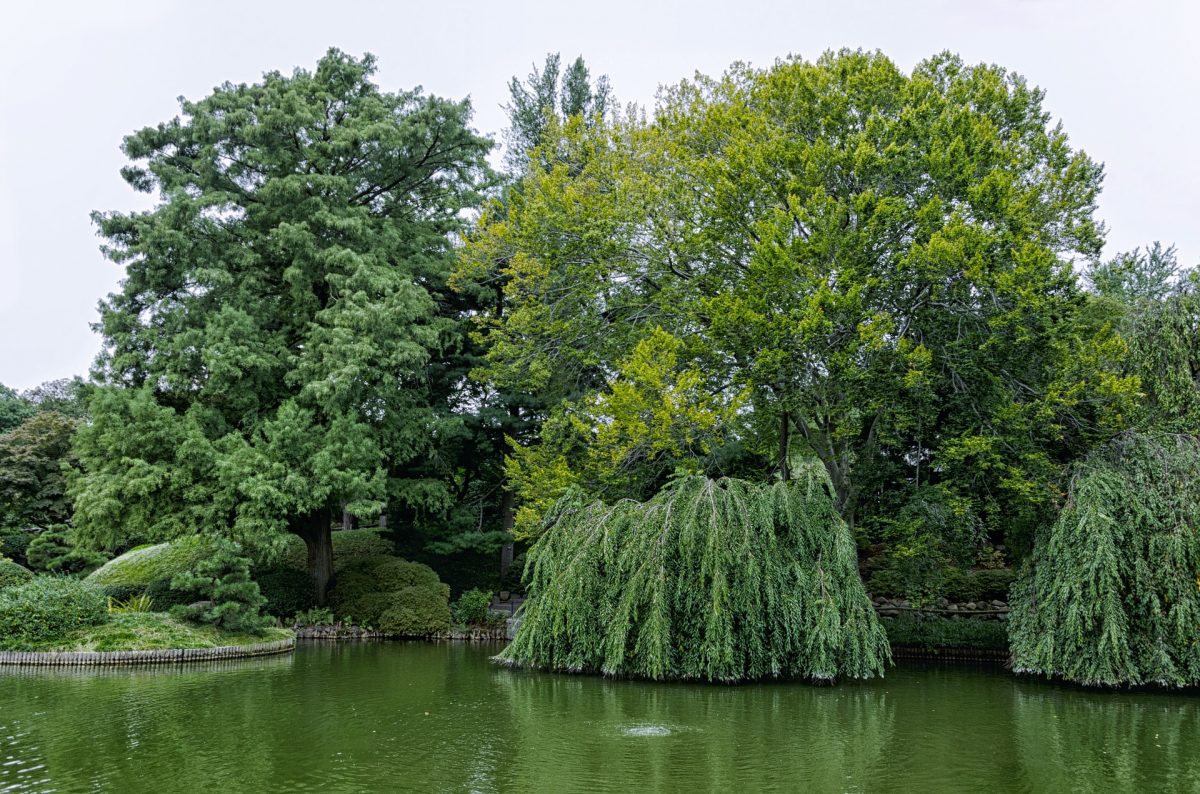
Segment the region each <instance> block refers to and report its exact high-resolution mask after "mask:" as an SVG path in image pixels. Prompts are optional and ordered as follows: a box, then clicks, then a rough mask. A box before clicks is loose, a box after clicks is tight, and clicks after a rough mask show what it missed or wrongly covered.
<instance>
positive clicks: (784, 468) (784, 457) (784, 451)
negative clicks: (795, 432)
mask: <svg viewBox="0 0 1200 794" xmlns="http://www.w3.org/2000/svg"><path fill="white" fill-rule="evenodd" d="M790 441H791V416H790V415H789V414H788V412H787V411H784V412H783V417H782V418H781V419H780V421H779V479H781V480H783V481H784V482H787V481H788V480H790V479H791V478H792V470H791V466H790V464H789V463H788V447H789V446H790Z"/></svg>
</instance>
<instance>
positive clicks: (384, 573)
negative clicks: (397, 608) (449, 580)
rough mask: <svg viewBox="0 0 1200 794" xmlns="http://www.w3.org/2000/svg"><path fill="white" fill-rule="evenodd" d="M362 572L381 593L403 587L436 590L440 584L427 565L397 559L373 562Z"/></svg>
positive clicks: (391, 558)
mask: <svg viewBox="0 0 1200 794" xmlns="http://www.w3.org/2000/svg"><path fill="white" fill-rule="evenodd" d="M362 571H363V572H364V573H365V574H366V575H367V576H369V577H370V578H371V579H372V580H373V581H374V582H375V589H376V590H379V591H381V592H388V593H390V592H394V591H396V590H403V589H404V588H405V587H432V588H436V587H437V586H438V585H440V584H441V583H442V580H441V579H439V578H438V575H437V574H436V573H435V572H434V570H433V569H432V568H430V567H429V566H428V565H422V564H421V563H419V562H409V561H408V560H402V559H400V558H399V557H385V558H383V559H379V560H375V561H374V562H372V563H370V564H368V565H366V566H365V567H364V568H362Z"/></svg>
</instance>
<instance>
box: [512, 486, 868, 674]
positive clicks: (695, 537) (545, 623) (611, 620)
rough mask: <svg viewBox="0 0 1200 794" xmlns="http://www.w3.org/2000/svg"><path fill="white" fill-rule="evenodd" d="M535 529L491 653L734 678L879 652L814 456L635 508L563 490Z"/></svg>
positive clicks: (849, 668)
mask: <svg viewBox="0 0 1200 794" xmlns="http://www.w3.org/2000/svg"><path fill="white" fill-rule="evenodd" d="M546 526H547V528H546V532H545V533H544V535H543V536H542V537H541V539H540V540H539V541H538V542H537V543H536V544H535V545H534V546H533V548H531V549H530V551H529V561H528V563H527V566H526V580H527V583H528V587H527V592H528V594H529V598H528V600H527V601H526V602H525V606H524V611H523V619H522V622H521V627H520V630H519V631H518V633H517V636H516V637H515V638H514V640H513V642H512V643H511V644H510V645H509V646H508V647H507V648H506V649H505V650H504V651H503V652H502V653H501V654H500V655H499V656H498V657H497V659H498V660H499V661H501V662H503V663H507V664H512V665H524V666H531V667H536V668H542V669H550V670H560V671H568V672H584V673H603V674H605V675H613V676H635V677H643V678H650V679H692V680H705V681H722V682H735V681H743V680H754V679H763V678H807V679H813V680H822V681H828V680H833V679H836V678H839V677H852V678H867V677H872V676H876V675H881V674H882V672H883V669H884V667H885V665H886V664H887V663H888V662H889V661H890V658H891V655H890V651H889V648H888V644H887V637H886V635H885V633H884V630H883V628H882V627H881V626H880V624H879V621H878V619H877V618H876V617H875V612H874V610H873V609H872V606H871V603H870V601H869V599H868V597H867V593H866V590H865V588H864V587H863V584H862V580H861V579H860V578H859V575H858V569H857V566H856V554H855V546H854V541H853V539H852V537H851V535H850V532H849V530H848V528H847V527H846V525H845V523H844V522H843V521H842V520H841V518H840V516H839V515H838V513H837V510H836V508H835V507H834V501H833V491H832V487H831V486H830V483H829V479H828V476H827V475H826V474H825V470H824V468H823V467H821V466H820V465H819V464H816V463H813V464H811V465H807V466H804V467H802V468H801V469H800V471H799V472H798V476H797V478H796V479H795V480H794V481H792V482H789V483H776V484H773V485H761V484H755V483H750V482H746V481H744V480H736V479H720V480H710V479H708V478H706V477H701V476H693V477H685V478H681V479H678V480H676V481H674V482H673V483H672V484H670V485H669V486H668V487H667V488H665V489H663V491H661V492H660V493H659V494H658V495H656V496H655V497H654V498H652V499H650V500H649V501H647V502H645V503H638V502H632V501H622V502H618V503H617V504H615V505H606V504H604V503H602V502H589V501H588V500H587V499H586V498H585V497H584V496H583V494H582V493H581V492H579V491H573V492H571V493H568V494H567V495H566V496H564V497H563V498H562V499H561V500H560V501H559V502H558V503H557V504H556V505H555V507H554V508H553V509H552V510H551V511H550V513H549V514H548V515H547V517H546Z"/></svg>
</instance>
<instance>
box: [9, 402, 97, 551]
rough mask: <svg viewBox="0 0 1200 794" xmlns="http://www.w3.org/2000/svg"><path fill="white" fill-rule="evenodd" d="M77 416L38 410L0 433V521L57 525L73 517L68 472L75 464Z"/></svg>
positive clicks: (18, 525) (14, 524)
mask: <svg viewBox="0 0 1200 794" xmlns="http://www.w3.org/2000/svg"><path fill="white" fill-rule="evenodd" d="M77 426H78V420H77V419H74V418H71V417H69V416H65V415H63V414H61V413H58V412H56V411H39V412H38V413H35V414H33V415H32V416H30V417H29V418H27V419H26V420H25V421H24V422H22V423H21V424H20V425H18V426H17V427H15V428H13V429H11V430H9V431H8V432H6V433H0V525H4V526H14V527H25V526H30V525H37V526H45V525H47V524H60V523H62V522H64V521H67V520H68V519H69V518H70V517H71V502H70V499H68V497H67V477H66V472H67V471H68V470H70V469H72V468H73V467H74V466H76V458H75V454H74V453H73V452H72V449H71V440H72V437H73V436H74V433H75V429H76V427H77Z"/></svg>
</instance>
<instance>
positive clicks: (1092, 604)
mask: <svg viewBox="0 0 1200 794" xmlns="http://www.w3.org/2000/svg"><path fill="white" fill-rule="evenodd" d="M1198 530H1200V444H1198V443H1197V442H1196V440H1195V439H1194V438H1192V437H1190V436H1178V435H1138V434H1131V433H1130V434H1124V435H1121V436H1119V437H1118V438H1116V439H1115V440H1114V441H1113V442H1111V443H1110V444H1109V445H1107V446H1106V447H1104V448H1102V449H1101V450H1099V451H1098V452H1097V453H1095V454H1093V456H1092V457H1091V458H1090V459H1089V460H1087V461H1086V462H1085V463H1083V464H1080V465H1079V466H1078V467H1077V469H1076V471H1075V474H1074V478H1073V480H1072V482H1071V487H1070V492H1069V495H1068V499H1067V504H1066V506H1065V508H1064V509H1063V511H1062V512H1061V513H1060V515H1059V517H1058V520H1057V521H1056V522H1055V523H1054V525H1053V526H1052V527H1049V528H1048V529H1046V530H1044V531H1042V532H1040V533H1039V535H1038V537H1037V539H1036V542H1035V545H1034V550H1033V554H1032V556H1031V558H1030V559H1029V560H1028V561H1027V563H1026V565H1025V567H1024V568H1023V570H1022V572H1021V575H1020V577H1019V578H1018V579H1017V581H1016V583H1015V584H1014V585H1013V588H1012V592H1011V597H1010V600H1011V609H1012V617H1011V624H1010V626H1009V640H1010V645H1011V647H1012V652H1013V669H1014V670H1016V671H1017V672H1024V673H1041V674H1045V675H1049V676H1061V677H1063V678H1065V679H1067V680H1070V681H1075V682H1078V683H1081V684H1089V685H1105V686H1121V685H1141V684H1160V685H1164V686H1166V685H1173V686H1192V685H1196V684H1200V531H1198Z"/></svg>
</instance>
